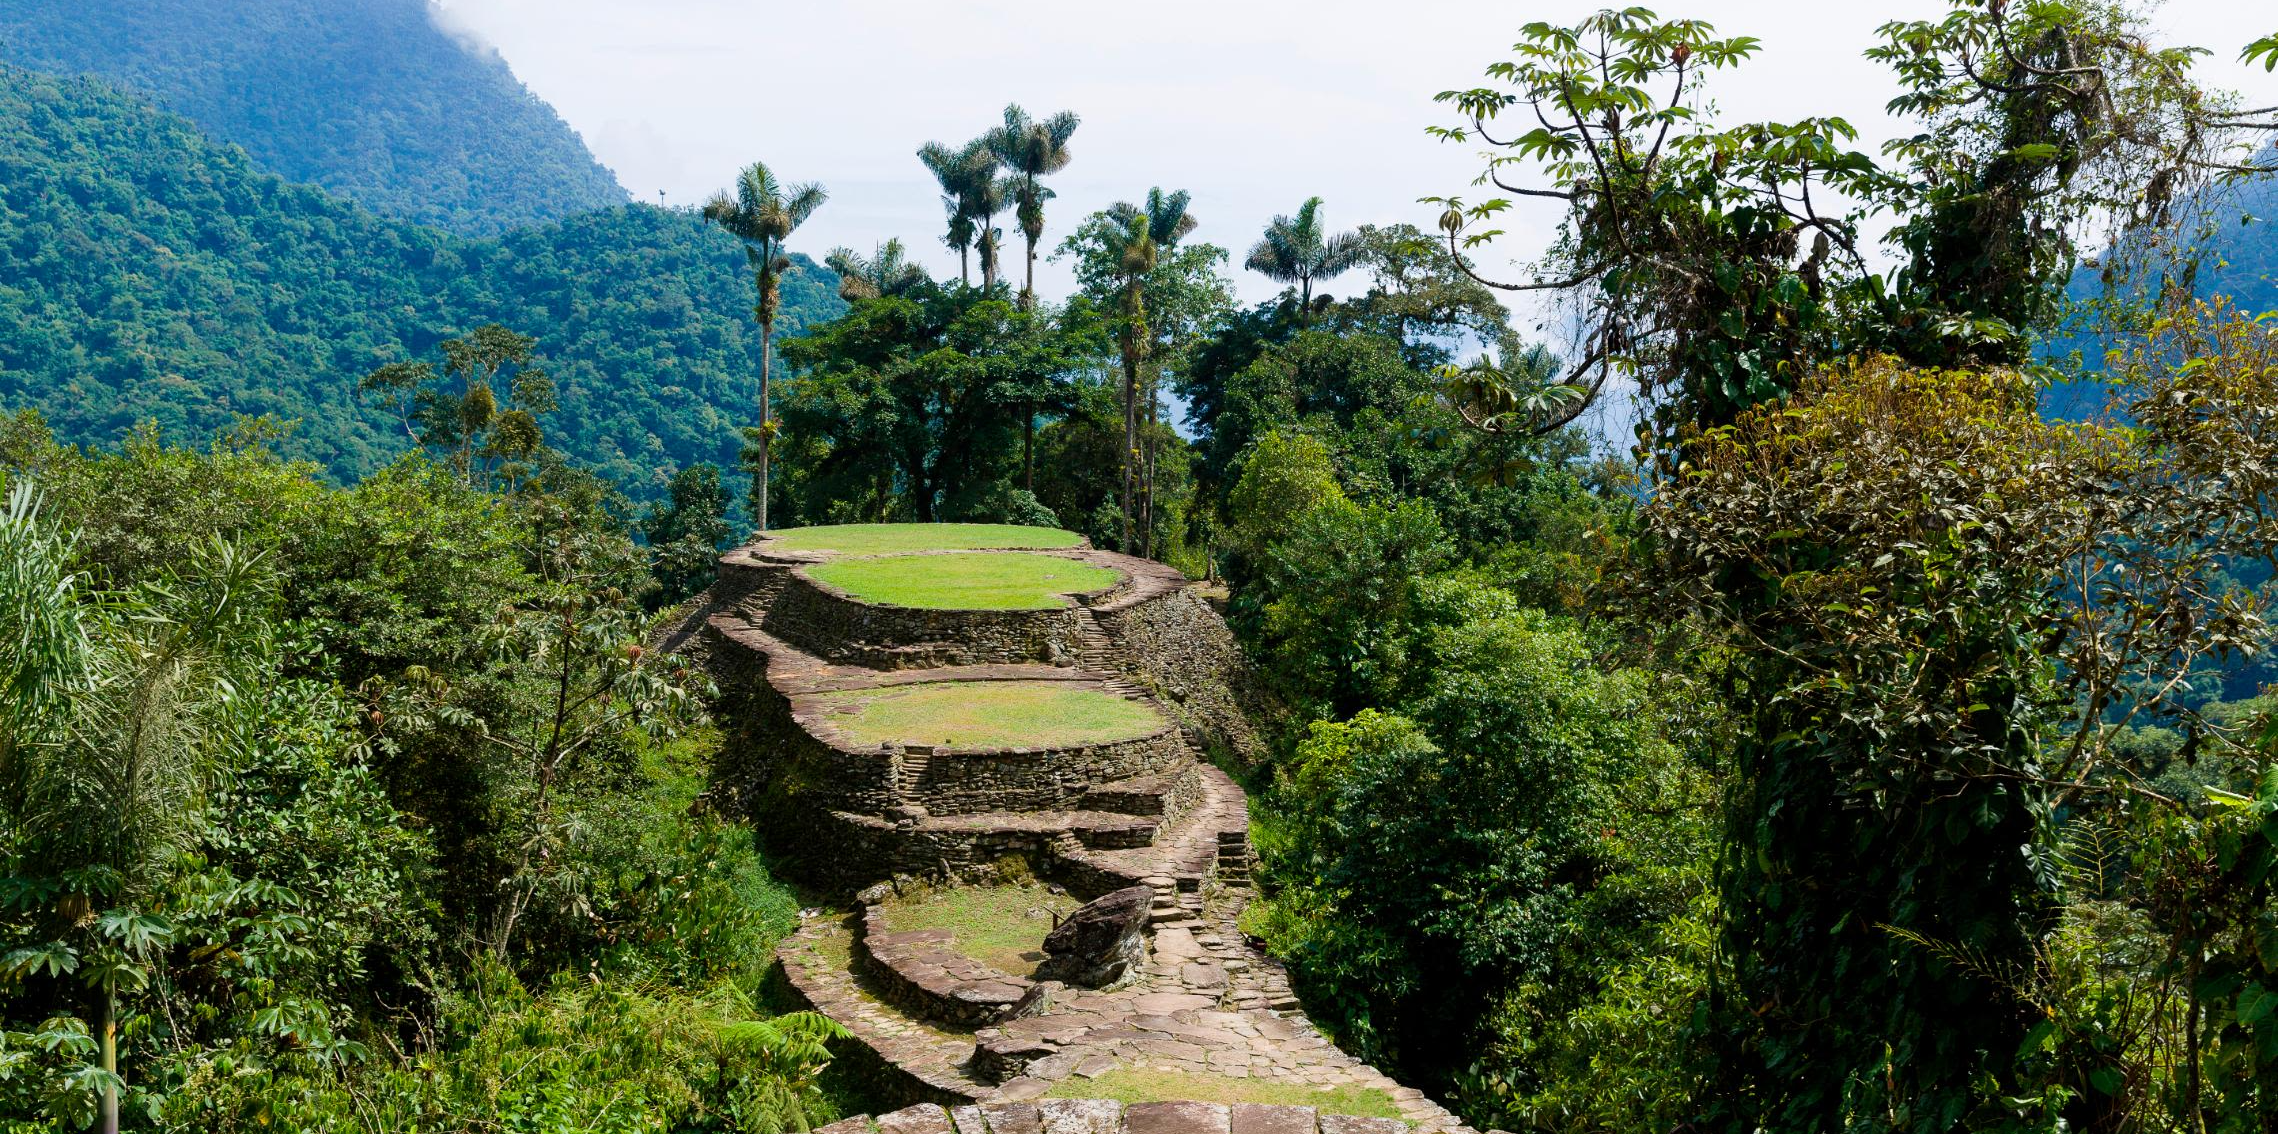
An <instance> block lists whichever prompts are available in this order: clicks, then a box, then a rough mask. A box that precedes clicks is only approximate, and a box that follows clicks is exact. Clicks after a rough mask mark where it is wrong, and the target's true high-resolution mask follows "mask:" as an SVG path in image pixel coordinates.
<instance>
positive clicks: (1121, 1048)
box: [781, 884, 1469, 1134]
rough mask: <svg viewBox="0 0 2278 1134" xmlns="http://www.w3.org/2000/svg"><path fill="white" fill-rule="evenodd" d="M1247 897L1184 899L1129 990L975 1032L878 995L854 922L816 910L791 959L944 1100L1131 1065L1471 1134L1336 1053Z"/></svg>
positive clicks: (1082, 997)
mask: <svg viewBox="0 0 2278 1134" xmlns="http://www.w3.org/2000/svg"><path fill="white" fill-rule="evenodd" d="M1247 897H1248V891H1247V890H1246V889H1245V888H1242V887H1231V886H1221V885H1215V884H1213V885H1211V886H1208V887H1206V888H1205V890H1204V892H1203V893H1202V894H1200V895H1189V896H1187V899H1188V900H1187V902H1186V903H1185V906H1186V908H1187V909H1188V912H1189V913H1190V914H1191V915H1193V921H1192V922H1191V923H1189V924H1185V925H1181V924H1160V923H1159V924H1158V925H1157V927H1156V929H1155V931H1154V934H1153V941H1152V942H1151V945H1150V950H1149V957H1148V965H1147V971H1146V974H1145V975H1144V976H1143V977H1142V978H1141V979H1140V980H1138V981H1136V982H1134V983H1132V984H1130V985H1128V986H1127V987H1124V988H1121V989H1116V990H1113V991H1106V992H1100V991H1092V990H1088V989H1062V990H1059V991H1057V992H1055V993H1054V995H1053V997H1052V999H1051V1001H1050V1003H1049V1006H1048V1007H1047V1008H1046V1009H1045V1011H1044V1012H1043V1013H1042V1014H1041V1015H1035V1016H1027V1017H1022V1018H1020V1019H1015V1020H1012V1021H1009V1022H1007V1023H1004V1024H1002V1025H999V1026H997V1027H993V1028H983V1029H980V1030H979V1031H976V1032H970V1033H965V1032H956V1031H950V1030H945V1029H942V1028H937V1027H933V1026H929V1025H926V1024H923V1023H920V1022H918V1021H915V1020H912V1019H910V1018H909V1017H908V1016H906V1015H905V1014H903V1013H901V1012H900V1011H897V1010H896V1009H895V1008H894V1007H892V1006H891V1005H888V1004H886V1003H885V1002H883V1001H881V1000H879V999H878V998H877V997H876V996H875V995H874V994H873V993H872V992H870V991H869V990H868V988H867V987H865V985H866V983H867V982H866V981H864V980H861V979H859V978H857V977H856V976H855V974H854V973H853V972H852V971H851V966H850V965H849V964H847V963H846V962H845V961H844V958H846V957H848V956H849V955H850V954H851V951H852V950H853V949H856V948H859V947H860V946H859V944H858V943H857V942H855V941H854V940H853V936H852V932H853V929H852V924H851V922H852V919H851V918H846V917H842V916H833V915H823V916H816V917H811V918H809V919H807V920H806V921H805V923H804V924H803V925H802V926H801V928H800V931H799V933H798V934H797V935H796V936H795V937H794V938H793V939H792V940H791V941H790V942H788V943H786V944H785V945H784V946H783V949H782V953H781V956H782V958H783V962H784V969H785V971H786V973H787V974H789V975H790V976H791V979H792V983H793V984H794V985H795V986H796V987H797V988H799V990H800V991H801V992H802V993H804V994H805V995H806V996H807V998H808V999H809V1000H810V1001H811V1002H812V1003H814V1005H815V1006H816V1007H817V1008H819V1009H821V1010H823V1011H825V1012H827V1013H828V1014H830V1015H831V1016H832V1017H833V1018H834V1019H837V1020H838V1021H839V1022H840V1023H842V1024H845V1025H847V1026H848V1027H849V1029H850V1030H852V1031H854V1033H855V1034H856V1036H857V1037H859V1038H860V1039H861V1040H862V1041H863V1042H864V1043H866V1044H868V1045H869V1046H870V1047H872V1048H873V1049H875V1050H877V1051H878V1053H879V1054H880V1055H882V1056H884V1057H885V1058H886V1059H887V1060H889V1061H891V1062H892V1063H894V1064H895V1065H896V1066H898V1067H900V1068H901V1069H902V1070H903V1071H906V1072H908V1073H909V1074H910V1075H912V1076H913V1077H915V1078H917V1079H918V1080H920V1081H921V1082H923V1083H925V1084H926V1085H927V1086H929V1087H931V1088H933V1089H935V1090H937V1091H940V1092H942V1093H943V1094H945V1095H947V1096H951V1097H955V1098H962V1099H969V1100H975V1101H991V1102H1008V1101H1020V1100H1026V1099H1034V1098H1038V1097H1040V1096H1042V1095H1043V1094H1045V1093H1046V1092H1047V1091H1050V1090H1052V1089H1053V1088H1054V1086H1055V1085H1056V1084H1058V1083H1059V1082H1060V1081H1061V1080H1065V1079H1069V1078H1071V1077H1074V1078H1077V1079H1084V1078H1093V1077H1097V1076H1099V1075H1103V1074H1106V1073H1107V1072H1108V1071H1111V1070H1114V1069H1116V1068H1119V1067H1120V1068H1127V1069H1130V1070H1135V1071H1145V1070H1159V1071H1170V1072H1178V1073H1185V1074H1193V1075H1219V1076H1225V1077H1228V1078H1234V1079H1252V1078H1254V1079H1261V1080H1268V1081H1273V1082H1277V1083H1284V1084H1289V1085H1293V1086H1312V1087H1321V1088H1335V1087H1357V1088H1369V1089H1374V1090H1378V1091H1382V1092H1383V1093H1385V1094H1386V1095H1388V1096H1390V1097H1391V1098H1392V1099H1393V1101H1394V1103H1395V1104H1396V1105H1397V1106H1398V1108H1399V1110H1400V1112H1401V1114H1402V1116H1403V1117H1405V1118H1406V1119H1407V1120H1408V1121H1409V1122H1410V1123H1411V1124H1413V1126H1414V1128H1415V1129H1416V1130H1417V1131H1418V1134H1437V1132H1441V1131H1446V1132H1449V1134H1469V1131H1468V1130H1467V1129H1466V1128H1465V1127H1464V1126H1463V1125H1462V1122H1461V1120H1460V1119H1458V1118H1457V1117H1456V1116H1455V1115H1453V1114H1452V1113H1450V1112H1449V1111H1447V1110H1446V1109H1445V1108H1443V1107H1441V1106H1439V1105H1438V1104H1436V1103H1434V1102H1432V1101H1431V1100H1430V1099H1428V1098H1426V1097H1425V1096H1424V1094H1423V1092H1421V1091H1418V1090H1415V1089H1413V1088H1410V1087H1403V1086H1401V1085H1400V1084H1399V1083H1397V1082H1394V1081H1393V1080H1392V1079H1391V1078H1390V1077H1388V1076H1386V1075H1384V1074H1383V1073H1382V1072H1380V1071H1378V1070H1376V1069H1375V1068H1373V1067H1370V1066H1369V1065H1367V1064H1365V1063H1363V1062H1361V1061H1360V1060H1358V1059H1355V1058H1353V1057H1352V1056H1350V1055H1347V1054H1345V1053H1344V1052H1342V1051H1340V1050H1338V1049H1337V1047H1336V1045H1335V1044H1333V1043H1331V1042H1330V1041H1329V1040H1328V1038H1327V1037H1326V1036H1323V1035H1322V1034H1321V1033H1320V1031H1319V1030H1318V1029H1316V1028H1315V1027H1314V1026H1313V1025H1312V1023H1311V1022H1310V1021H1308V1020H1307V1019H1306V1018H1305V1016H1304V1014H1303V1012H1302V1011H1300V1010H1299V1008H1298V1006H1297V1002H1296V1000H1295V998H1294V997H1292V996H1291V994H1290V990H1289V978H1288V975H1287V974H1286V973H1285V972H1284V971H1283V970H1282V968H1281V966H1280V965H1279V964H1278V963H1277V962H1275V961H1273V960H1272V959H1271V958H1268V957H1266V956H1264V955H1263V954H1260V953H1259V952H1257V951H1256V950H1254V949H1251V948H1250V947H1249V946H1248V945H1247V944H1246V943H1245V942H1244V941H1243V939H1242V936H1241V934H1240V932H1239V931H1238V930H1237V929H1236V928H1235V926H1234V919H1235V917H1236V916H1237V915H1238V914H1239V913H1240V912H1241V907H1242V905H1243V904H1244V903H1245V902H1246V901H1247ZM1197 906H1199V907H1200V908H1199V909H1195V908H1194V907H1197ZM999 1077H1002V1079H1003V1081H1002V1082H1001V1084H1000V1083H998V1082H995V1081H993V1080H995V1079H998V1078H999ZM1079 1091H1080V1088H1079ZM1064 1093H1065V1092H1064Z"/></svg>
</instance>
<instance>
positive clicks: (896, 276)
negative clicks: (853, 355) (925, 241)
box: [823, 238, 933, 303]
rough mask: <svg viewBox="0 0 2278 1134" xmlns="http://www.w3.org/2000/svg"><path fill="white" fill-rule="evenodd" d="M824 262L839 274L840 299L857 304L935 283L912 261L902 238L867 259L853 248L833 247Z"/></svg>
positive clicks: (890, 241) (885, 244) (879, 247)
mask: <svg viewBox="0 0 2278 1134" xmlns="http://www.w3.org/2000/svg"><path fill="white" fill-rule="evenodd" d="M823 263H824V264H826V265H828V266H829V267H830V270H832V271H834V272H837V273H838V297H839V298H840V299H843V300H846V301H847V302H848V303H853V302H855V301H857V300H863V299H876V298H878V297H879V296H883V295H906V294H908V293H909V292H911V291H912V290H915V289H916V288H918V287H919V286H920V285H923V284H929V283H932V282H933V279H932V277H930V276H928V275H926V274H925V268H923V267H921V266H920V265H918V264H916V263H914V262H912V261H911V260H910V258H909V253H908V252H907V251H906V250H905V249H904V248H903V247H902V242H901V240H900V239H899V238H896V239H893V240H889V241H887V242H886V243H884V244H881V245H879V246H878V248H877V250H876V251H873V252H872V253H871V254H870V255H868V256H864V255H862V254H861V253H859V252H856V251H855V250H854V249H852V248H833V249H831V254H830V255H828V256H825V257H823Z"/></svg>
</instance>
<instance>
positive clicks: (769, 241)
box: [704, 161, 826, 531]
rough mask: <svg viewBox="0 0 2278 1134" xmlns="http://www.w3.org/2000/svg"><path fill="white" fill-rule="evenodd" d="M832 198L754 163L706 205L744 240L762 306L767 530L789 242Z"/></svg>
mask: <svg viewBox="0 0 2278 1134" xmlns="http://www.w3.org/2000/svg"><path fill="white" fill-rule="evenodd" d="M825 197H826V194H825V193H824V191H823V187H822V186H820V185H812V184H810V185H785V184H784V183H782V182H780V181H777V180H776V178H775V174H774V172H773V171H772V170H770V169H768V168H767V165H766V163H764V162H756V161H755V162H753V163H751V164H750V165H749V166H747V167H745V169H744V171H743V173H742V174H741V175H740V176H738V177H737V179H736V185H735V188H734V189H733V190H732V191H722V192H720V193H718V194H716V195H715V196H713V198H712V199H711V200H710V201H707V202H705V205H704V219H705V220H707V221H710V222H711V223H713V224H716V225H719V226H720V227H721V228H723V229H725V230H727V233H728V235H730V236H733V237H735V238H736V239H738V240H740V241H743V245H744V256H745V258H746V259H748V260H749V261H750V262H751V269H752V276H753V282H754V285H755V286H756V288H757V290H758V292H759V303H758V305H757V306H756V307H754V308H753V309H752V310H753V314H754V315H755V316H756V317H757V318H758V320H759V426H758V428H757V429H756V430H755V431H754V436H753V438H752V441H753V447H754V450H755V463H754V468H753V471H752V485H751V499H752V513H753V519H754V520H755V522H757V523H758V525H759V530H760V531H766V530H767V476H768V467H767V466H768V453H769V450H770V448H771V446H772V444H773V442H774V439H775V419H774V415H773V412H772V410H771V408H770V405H769V402H768V396H769V393H770V390H769V383H768V378H769V373H768V371H769V360H770V358H771V356H772V355H773V353H774V342H775V315H776V312H777V311H779V310H780V309H781V308H782V306H783V274H784V273H785V272H788V271H790V270H791V257H790V256H788V255H786V254H785V252H784V250H783V244H784V241H786V240H789V239H790V238H791V234H792V233H793V232H794V231H796V230H797V229H798V227H799V226H800V225H802V224H804V223H806V220H807V218H808V217H810V216H813V215H814V212H815V210H816V209H818V208H821V207H822V204H823V200H824V199H825Z"/></svg>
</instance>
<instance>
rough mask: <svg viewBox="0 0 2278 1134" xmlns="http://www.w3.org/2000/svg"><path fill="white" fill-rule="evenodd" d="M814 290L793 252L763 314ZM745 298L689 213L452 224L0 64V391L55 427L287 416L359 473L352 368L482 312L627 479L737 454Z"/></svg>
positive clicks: (558, 438)
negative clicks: (294, 176)
mask: <svg viewBox="0 0 2278 1134" xmlns="http://www.w3.org/2000/svg"><path fill="white" fill-rule="evenodd" d="M834 286H835V280H834V279H833V277H832V276H831V275H830V274H829V273H828V272H826V271H824V270H822V269H819V268H816V267H815V266H814V265H812V264H811V263H807V262H805V261H803V260H802V261H801V270H799V271H796V272H794V273H792V275H791V277H790V279H789V280H788V281H787V283H786V286H785V292H784V304H783V317H782V320H781V322H780V324H779V326H778V330H779V332H796V331H797V330H798V329H799V328H800V327H802V326H804V325H805V324H806V323H808V322H811V321H814V320H817V319H822V318H829V317H831V316H832V315H834V314H835V313H836V312H837V311H838V310H840V309H841V306H842V305H841V303H840V301H839V299H838V297H837V295H836V294H835V291H834ZM751 303H752V298H751V279H750V275H749V272H748V270H747V269H746V267H745V262H744V256H743V253H742V251H741V250H740V249H739V247H738V246H737V245H736V243H735V242H734V241H733V240H731V239H730V238H728V237H727V236H726V235H725V234H723V233H720V232H718V231H717V230H715V229H712V228H709V227H707V226H705V225H704V224H703V222H702V221H701V220H700V219H699V218H698V217H697V216H696V215H695V214H693V213H691V212H686V211H671V210H663V209H657V208H652V207H648V206H638V205H621V206H618V207H615V208H612V209H608V210H604V211H601V212H596V213H589V214H586V215H583V216H579V217H575V218H572V219H570V220H567V221H564V222H561V223H558V224H555V225H551V226H547V227H543V228H536V229H530V230H525V231H521V232H516V233H513V234H511V235H508V236H506V237H504V238H501V239H496V240H474V239H466V238H462V237H456V236H452V235H449V234H447V233H443V232H441V231H438V230H436V229H432V228H427V227H423V226H419V225H414V224H409V223H405V222H401V221H391V220H386V219H383V218H380V217H377V216H375V215H373V214H372V213H370V212H368V211H366V210H364V209H363V208H361V207H359V206H356V205H354V204H351V203H349V202H346V201H343V200H340V199H338V198H335V197H331V196H329V195H327V194H325V193H324V192H322V191H320V190H318V189H315V188H310V187H306V186H300V185H294V184H290V183H287V182H285V181H283V180H281V179H279V178H276V177H273V176H269V175H266V174H263V173H261V172H259V171H258V170H256V169H255V168H254V167H253V164H252V162H251V161H250V160H248V158H247V157H246V156H245V154H244V153H242V152H241V151H239V150H238V149H236V148H234V147H230V146H225V145H221V144H218V143H215V142H213V141H211V140H209V139H208V138H206V137H205V136H204V135H202V134H201V133H200V132H199V131H198V130H197V128H196V127H195V126H193V125H192V124H190V123H189V122H188V121H186V120H184V119H181V118H178V117H175V116H173V115H170V114H166V113H162V112H160V111H157V110H155V109H153V108H151V107H150V106H148V105H147V104H144V103H142V102H140V101H138V100H136V99H135V98H133V97H131V96H128V95H126V94H124V93H122V92H120V91H118V90H116V89H113V88H110V87H108V86H105V85H104V84H102V83H99V82H96V81H93V80H84V79H64V78H57V77H53V76H46V75H38V74H33V73H30V72H25V71H18V70H11V69H7V68H0V404H4V405H5V406H6V408H9V409H14V408H19V407H22V406H26V405H29V406H33V407H36V408H38V409H39V410H41V411H42V412H43V413H45V414H46V415H47V416H48V417H49V419H50V420H51V422H52V423H53V425H54V427H55V429H56V431H57V434H58V435H59V436H60V437H61V438H62V439H64V440H67V441H75V442H90V443H99V444H106V445H108V444H115V443H116V442H117V441H118V439H119V438H120V436H121V435H122V434H123V433H124V431H126V430H127V429H129V428H130V427H132V426H133V425H134V424H135V423H136V422H138V421H142V420H155V421H157V422H158V423H159V424H160V425H161V426H162V427H164V428H165V429H166V430H168V431H169V432H171V433H174V434H175V435H177V436H181V437H186V438H190V439H196V438H202V437H204V436H206V435H207V434H209V433H211V432H212V431H214V430H217V429H220V428H223V427H225V426H227V425H228V424H229V423H230V422H231V421H232V420H233V418H234V415H236V414H241V413H242V414H260V413H271V414H276V415H278V416H280V417H285V418H292V419H297V420H298V422H299V426H298V428H297V429H296V431H295V433H294V434H293V436H292V437H291V438H290V439H289V440H288V442H287V443H286V446H287V451H288V452H290V453H291V454H293V455H296V456H305V457H307V458H309V459H312V460H315V461H317V462H319V463H321V464H323V465H324V466H325V467H326V468H327V469H329V470H331V472H332V473H333V474H334V475H335V476H338V477H341V478H344V479H346V478H354V477H358V476H361V475H363V474H365V473H368V472H370V471H372V470H373V469H375V468H377V467H379V466H381V465H383V464H385V463H386V462H387V461H389V460H390V459H392V457H393V456H394V455H395V454H396V453H398V452H400V451H402V450H403V449H404V448H405V447H406V446H407V445H408V441H407V439H406V438H405V436H404V433H403V430H402V428H401V426H400V425H399V424H397V423H396V422H395V421H394V420H393V419H391V418H390V417H388V415H387V414H386V413H385V412H384V411H383V410H381V409H380V408H379V407H377V406H372V405H363V404H359V402H358V401H357V399H356V397H355V386H356V382H357V380H358V379H359V378H360V377H361V376H362V375H364V374H365V373H367V372H368V371H370V370H371V369H372V368H373V367H375V366H377V365H379V364H380V363H382V362H387V361H391V360H395V359H404V358H421V359H427V358H432V357H433V356H434V347H435V345H436V344H437V343H438V342H439V341H440V340H442V339H444V338H447V337H450V336H453V335H457V334H461V333H464V332H465V331H467V330H469V329H471V328H473V327H475V326H478V325H480V324H483V323H487V322H493V321H495V322H500V323H504V324H506V325H508V326H510V327H512V328H513V329H515V330H518V331H520V332H522V333H524V334H529V335H534V336H537V338H538V340H539V348H540V350H541V352H542V354H543V355H544V357H545V361H546V365H547V368H548V369H549V370H550V371H551V373H552V374H553V376H554V379H555V381H556V383H557V384H558V385H559V387H560V390H561V408H560V409H559V410H558V411H557V412H555V413H553V414H551V415H549V416H548V417H547V418H546V419H545V420H544V421H542V423H541V424H542V425H543V426H544V427H545V429H546V431H547V434H548V439H549V440H550V441H551V442H552V443H553V444H555V445H556V446H557V447H559V448H561V449H563V450H564V451H566V452H567V453H569V454H570V455H571V456H572V457H574V458H576V459H578V460H580V461H582V462H585V463H587V464H589V465H591V466H592V467H594V468H595V469H596V470H598V471H600V472H602V473H604V474H606V475H608V476H610V477H612V478H613V479H615V480H617V481H618V482H619V483H621V484H623V485H624V486H625V487H626V488H627V489H628V490H630V491H632V492H634V493H635V494H636V495H644V496H645V495H648V494H650V493H651V492H653V491H655V490H658V489H659V488H661V486H662V484H663V481H664V480H665V479H666V478H667V477H669V475H670V473H671V471H672V470H673V469H674V468H677V467H679V466H681V465H684V464H687V463H689V462H692V461H715V462H732V461H733V459H734V456H735V452H736V448H737V444H738V440H737V434H736V427H738V426H741V425H746V424H749V423H750V422H751V421H753V420H754V419H755V418H756V413H755V412H754V410H753V399H754V397H755V394H756V389H757V385H758V383H757V374H758V365H759V354H758V352H759V336H758V332H757V330H756V328H754V326H753V324H752V320H751Z"/></svg>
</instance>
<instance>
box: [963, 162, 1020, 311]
mask: <svg viewBox="0 0 2278 1134" xmlns="http://www.w3.org/2000/svg"><path fill="white" fill-rule="evenodd" d="M974 144H975V145H979V144H980V143H979V142H975V143H974ZM1014 184H1015V182H1014V180H1013V179H1012V178H1010V177H995V176H991V177H989V178H988V179H987V180H984V181H982V182H979V183H978V184H976V185H974V186H973V192H972V194H971V195H970V196H968V197H966V199H965V202H966V204H965V207H966V208H967V209H970V210H971V211H972V214H973V223H974V224H975V225H977V226H978V231H977V232H976V233H975V235H974V237H973V250H974V251H975V252H978V253H980V255H981V289H982V290H983V291H994V290H995V289H996V286H997V271H998V257H997V250H998V249H1000V248H1003V247H1004V240H1005V230H1003V229H1001V228H998V227H997V214H998V213H1001V212H1003V211H1005V206H1007V205H1010V204H1011V203H1012V193H1013V186H1014Z"/></svg>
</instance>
